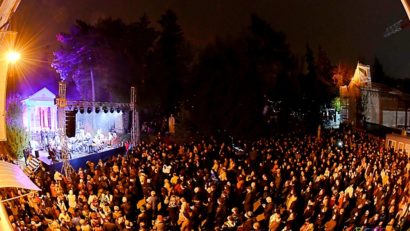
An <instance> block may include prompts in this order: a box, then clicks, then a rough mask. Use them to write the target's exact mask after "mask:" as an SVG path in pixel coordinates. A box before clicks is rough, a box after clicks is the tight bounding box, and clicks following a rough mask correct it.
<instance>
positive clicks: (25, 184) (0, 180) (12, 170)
mask: <svg viewBox="0 0 410 231" xmlns="http://www.w3.org/2000/svg"><path fill="white" fill-rule="evenodd" d="M0 188H23V189H28V190H35V191H41V189H40V188H39V187H37V186H36V185H35V184H34V183H33V182H32V181H31V180H30V178H29V177H28V176H26V174H24V172H23V170H21V169H20V167H19V166H17V165H15V164H11V163H8V162H4V161H0Z"/></svg>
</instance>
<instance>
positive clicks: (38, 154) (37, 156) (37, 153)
mask: <svg viewBox="0 0 410 231" xmlns="http://www.w3.org/2000/svg"><path fill="white" fill-rule="evenodd" d="M34 154H35V155H36V158H39V157H40V153H39V152H38V150H35V151H34Z"/></svg>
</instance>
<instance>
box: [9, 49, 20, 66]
mask: <svg viewBox="0 0 410 231" xmlns="http://www.w3.org/2000/svg"><path fill="white" fill-rule="evenodd" d="M20 58H21V54H20V53H19V52H17V51H8V52H7V53H6V59H7V61H8V62H9V63H16V62H17V61H18V60H19V59H20Z"/></svg>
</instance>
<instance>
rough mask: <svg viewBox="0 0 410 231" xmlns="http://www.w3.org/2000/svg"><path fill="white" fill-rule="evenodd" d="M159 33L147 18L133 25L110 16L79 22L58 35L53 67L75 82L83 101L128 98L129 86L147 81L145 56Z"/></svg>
mask: <svg viewBox="0 0 410 231" xmlns="http://www.w3.org/2000/svg"><path fill="white" fill-rule="evenodd" d="M156 36H157V35H156V31H155V30H154V29H152V28H150V27H149V21H148V19H147V18H146V17H143V18H141V20H140V21H139V22H137V23H133V24H130V25H126V24H124V23H123V22H122V21H121V20H119V19H117V20H113V19H110V18H108V19H103V20H100V21H98V23H96V24H95V25H90V24H87V23H85V22H83V21H77V23H76V25H74V26H73V27H72V28H71V31H70V33H61V34H59V35H58V36H57V39H58V41H59V42H60V48H59V49H58V50H57V51H55V52H54V61H53V63H52V66H53V67H54V68H55V70H56V71H57V72H58V73H60V76H61V78H62V79H67V78H70V79H72V80H73V81H74V83H75V85H76V88H77V91H78V92H79V93H80V94H81V96H82V99H83V100H93V101H94V100H104V101H108V100H109V101H124V100H128V98H129V87H130V85H131V84H138V83H141V82H143V81H144V80H143V78H144V77H141V76H142V73H144V70H143V69H144V68H145V67H146V65H147V64H146V58H145V57H146V56H147V53H148V51H149V49H150V48H151V46H152V43H153V41H154V40H155V39H156ZM113 79H115V80H117V81H112V80H113ZM93 89H94V90H93ZM90 90H91V91H90Z"/></svg>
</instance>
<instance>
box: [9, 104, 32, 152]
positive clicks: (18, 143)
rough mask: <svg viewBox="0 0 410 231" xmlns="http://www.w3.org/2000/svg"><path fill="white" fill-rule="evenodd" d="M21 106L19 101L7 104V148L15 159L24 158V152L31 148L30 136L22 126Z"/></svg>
mask: <svg viewBox="0 0 410 231" xmlns="http://www.w3.org/2000/svg"><path fill="white" fill-rule="evenodd" d="M22 121H23V120H22V110H21V104H20V102H19V100H17V99H9V101H8V104H7V142H6V144H7V145H6V146H7V147H6V148H7V150H8V152H9V154H10V155H11V157H13V158H21V157H23V150H24V149H26V148H27V147H28V146H29V134H28V132H27V131H26V130H25V129H24V127H23V124H22Z"/></svg>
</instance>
